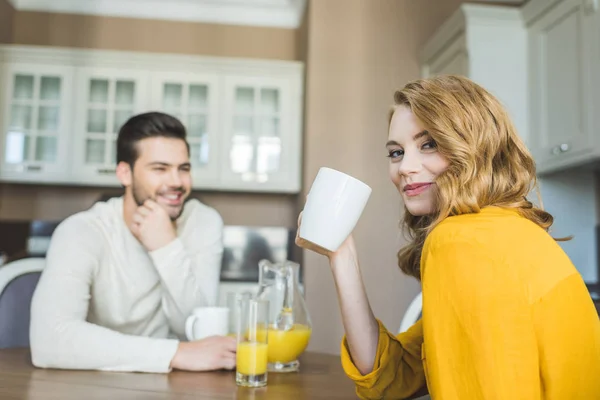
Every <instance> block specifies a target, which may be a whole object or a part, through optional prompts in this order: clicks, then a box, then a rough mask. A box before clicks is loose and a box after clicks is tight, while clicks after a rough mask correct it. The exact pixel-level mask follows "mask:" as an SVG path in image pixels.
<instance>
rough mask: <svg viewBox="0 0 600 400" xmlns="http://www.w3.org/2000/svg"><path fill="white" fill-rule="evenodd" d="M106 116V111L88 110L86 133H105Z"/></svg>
mask: <svg viewBox="0 0 600 400" xmlns="http://www.w3.org/2000/svg"><path fill="white" fill-rule="evenodd" d="M107 116H108V115H107V113H106V110H88V119H87V131H88V132H97V133H104V132H106V126H107V121H106V119H107Z"/></svg>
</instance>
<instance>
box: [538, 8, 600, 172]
mask: <svg viewBox="0 0 600 400" xmlns="http://www.w3.org/2000/svg"><path fill="white" fill-rule="evenodd" d="M534 3H539V2H534ZM593 4H594V2H590V1H587V0H563V1H560V2H558V3H557V4H556V5H554V7H552V8H549V9H548V10H544V12H543V13H542V14H541V15H532V16H530V18H531V20H530V21H529V22H530V26H529V76H530V93H531V102H530V107H531V137H532V143H531V149H532V152H533V154H534V157H535V159H536V162H537V165H538V171H539V172H540V173H548V172H553V171H557V170H561V169H566V168H570V167H573V166H577V165H579V164H583V163H585V162H588V161H591V160H594V159H597V158H598V157H599V156H600V147H599V146H600V141H599V140H598V139H596V136H598V133H599V132H598V128H599V125H598V123H597V121H594V114H595V113H597V109H598V106H600V101H599V97H598V89H600V87H599V85H598V83H599V81H600V72H599V71H600V62H599V52H600V46H598V43H599V41H600V30H598V26H599V24H598V21H599V19H598V12H597V11H596V10H595V7H594V5H593ZM536 5H537V4H531V5H530V7H536Z"/></svg>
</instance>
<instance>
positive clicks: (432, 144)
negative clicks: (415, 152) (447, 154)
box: [421, 140, 437, 150]
mask: <svg viewBox="0 0 600 400" xmlns="http://www.w3.org/2000/svg"><path fill="white" fill-rule="evenodd" d="M421 148H422V149H424V150H429V149H435V148H437V143H436V142H435V141H434V140H428V141H427V142H425V143H423V146H421Z"/></svg>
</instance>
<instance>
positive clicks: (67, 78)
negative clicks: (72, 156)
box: [0, 64, 73, 183]
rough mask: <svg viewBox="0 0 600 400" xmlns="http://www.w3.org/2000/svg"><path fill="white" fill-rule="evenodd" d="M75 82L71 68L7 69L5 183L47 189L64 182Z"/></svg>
mask: <svg viewBox="0 0 600 400" xmlns="http://www.w3.org/2000/svg"><path fill="white" fill-rule="evenodd" d="M72 77H73V70H72V69H71V68H69V67H57V66H43V67H40V66H39V65H28V64H8V65H6V66H5V68H4V74H3V82H4V83H3V84H2V87H3V88H5V91H4V102H3V104H4V107H3V110H2V114H3V118H2V121H3V123H2V141H1V143H2V144H1V159H2V167H1V172H0V176H1V177H2V179H4V180H13V181H15V180H18V181H30V182H48V183H50V182H61V181H64V180H65V178H66V173H67V167H68V163H67V162H66V159H67V146H68V140H69V135H70V133H71V132H70V129H71V124H70V118H69V117H70V115H71V109H70V108H71V105H72V98H73V94H72V90H73V86H72Z"/></svg>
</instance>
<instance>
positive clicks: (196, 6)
mask: <svg viewBox="0 0 600 400" xmlns="http://www.w3.org/2000/svg"><path fill="white" fill-rule="evenodd" d="M8 1H9V2H10V3H11V4H12V5H13V6H14V7H15V8H16V9H17V10H27V11H46V12H57V13H69V14H88V15H104V16H115V17H130V18H145V19H166V20H175V21H194V22H205V23H215V24H232V25H253V26H267V27H279V28H290V29H294V28H297V27H298V26H299V25H300V23H301V21H302V16H303V14H304V10H305V8H306V1H307V0H8Z"/></svg>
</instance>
